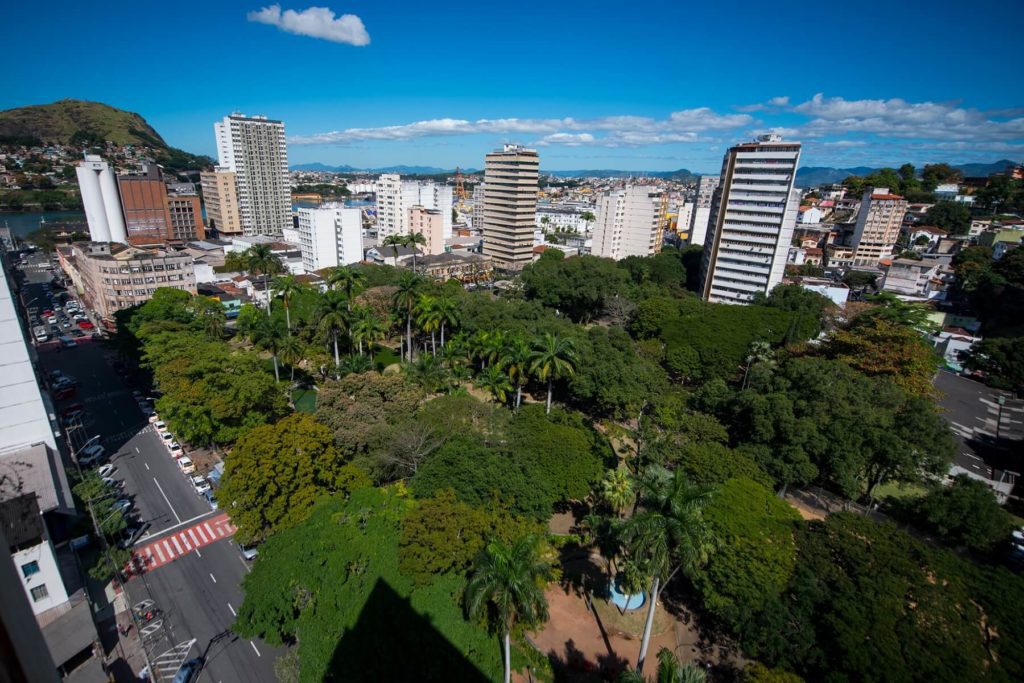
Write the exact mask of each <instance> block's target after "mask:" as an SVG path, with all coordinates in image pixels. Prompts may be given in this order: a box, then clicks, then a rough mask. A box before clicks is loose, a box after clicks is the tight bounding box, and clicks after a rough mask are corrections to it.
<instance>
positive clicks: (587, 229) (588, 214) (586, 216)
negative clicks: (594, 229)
mask: <svg viewBox="0 0 1024 683" xmlns="http://www.w3.org/2000/svg"><path fill="white" fill-rule="evenodd" d="M580 218H582V219H583V220H585V221H586V222H587V225H586V227H585V228H583V230H584V232H590V224H591V223H593V222H594V220H596V219H597V216H595V215H594V214H593V213H591V212H590V211H584V212H583V213H581V214H580Z"/></svg>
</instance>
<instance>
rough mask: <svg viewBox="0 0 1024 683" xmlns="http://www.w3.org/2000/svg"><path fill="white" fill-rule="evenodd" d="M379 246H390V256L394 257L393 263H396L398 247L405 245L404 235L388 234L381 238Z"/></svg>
mask: <svg viewBox="0 0 1024 683" xmlns="http://www.w3.org/2000/svg"><path fill="white" fill-rule="evenodd" d="M380 246H382V247H391V256H392V257H393V258H394V259H395V265H396V266H397V265H398V248H399V247H404V246H405V236H404V235H388V236H387V237H385V238H384V239H383V240H381V243H380Z"/></svg>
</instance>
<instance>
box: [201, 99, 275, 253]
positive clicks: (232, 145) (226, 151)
mask: <svg viewBox="0 0 1024 683" xmlns="http://www.w3.org/2000/svg"><path fill="white" fill-rule="evenodd" d="M213 129H214V132H215V133H216V135H217V156H218V159H219V162H220V163H219V166H220V167H221V168H219V169H218V170H225V171H232V172H234V174H235V183H236V185H237V192H238V208H239V212H240V215H241V224H242V232H243V233H244V234H246V235H280V234H281V231H282V230H283V229H285V228H290V227H292V220H291V187H290V185H289V182H288V148H287V145H286V144H285V138H284V123H282V122H281V121H273V120H271V119H268V118H267V117H266V116H251V117H250V116H245V115H243V114H232V115H231V116H225V117H224V120H223V121H218V122H217V123H215V124H213Z"/></svg>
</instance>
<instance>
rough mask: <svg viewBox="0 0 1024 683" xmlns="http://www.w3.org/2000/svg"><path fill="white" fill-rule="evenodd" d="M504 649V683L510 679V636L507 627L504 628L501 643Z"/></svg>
mask: <svg viewBox="0 0 1024 683" xmlns="http://www.w3.org/2000/svg"><path fill="white" fill-rule="evenodd" d="M502 645H503V647H504V649H505V678H504V679H503V680H504V681H505V683H509V682H510V681H511V680H512V636H511V635H510V633H509V631H508V629H506V630H505V638H504V643H502Z"/></svg>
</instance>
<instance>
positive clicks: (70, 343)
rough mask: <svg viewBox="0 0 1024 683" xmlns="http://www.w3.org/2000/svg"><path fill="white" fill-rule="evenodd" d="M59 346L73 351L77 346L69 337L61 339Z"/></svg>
mask: <svg viewBox="0 0 1024 683" xmlns="http://www.w3.org/2000/svg"><path fill="white" fill-rule="evenodd" d="M60 345H61V346H63V347H64V348H65V349H73V348H75V347H76V346H78V344H77V343H76V342H75V340H74V339H72V338H71V337H61V338H60Z"/></svg>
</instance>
